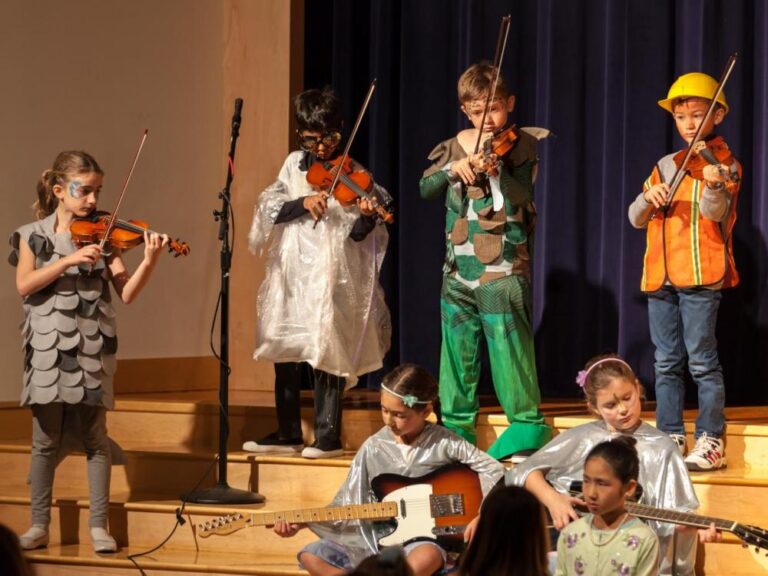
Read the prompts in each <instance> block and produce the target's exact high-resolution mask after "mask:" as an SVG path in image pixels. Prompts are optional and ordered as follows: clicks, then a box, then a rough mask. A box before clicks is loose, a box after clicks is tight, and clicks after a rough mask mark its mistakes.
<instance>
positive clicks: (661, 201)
mask: <svg viewBox="0 0 768 576" xmlns="http://www.w3.org/2000/svg"><path fill="white" fill-rule="evenodd" d="M667 198H669V185H668V184H667V183H666V182H662V183H661V184H654V185H653V186H651V187H650V188H649V189H648V190H646V191H645V192H643V200H645V201H646V202H647V203H648V204H653V206H654V207H655V208H661V207H662V206H664V205H666V203H667Z"/></svg>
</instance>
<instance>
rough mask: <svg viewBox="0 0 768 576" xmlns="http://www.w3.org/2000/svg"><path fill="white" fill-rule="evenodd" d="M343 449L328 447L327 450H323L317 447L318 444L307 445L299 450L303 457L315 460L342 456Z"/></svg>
mask: <svg viewBox="0 0 768 576" xmlns="http://www.w3.org/2000/svg"><path fill="white" fill-rule="evenodd" d="M343 455H344V450H343V449H342V448H341V447H339V448H329V449H328V450H323V449H321V448H319V447H318V446H315V445H313V446H307V447H306V448H304V450H302V451H301V456H302V457H303V458H307V459H309V460H317V459H318V458H336V457H338V456H343Z"/></svg>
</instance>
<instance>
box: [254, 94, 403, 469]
mask: <svg viewBox="0 0 768 576" xmlns="http://www.w3.org/2000/svg"><path fill="white" fill-rule="evenodd" d="M294 109H295V114H296V121H297V124H298V130H297V135H298V141H299V146H300V148H301V150H298V151H295V152H291V153H290V154H289V155H288V157H287V158H286V159H285V162H284V164H283V167H282V169H281V170H280V173H279V174H278V177H277V181H276V182H275V183H273V184H272V185H270V186H269V187H268V188H267V189H266V190H264V191H263V192H262V193H261V195H260V196H259V199H258V203H257V205H256V208H255V211H254V217H253V225H252V226H251V230H250V234H249V237H248V239H249V243H250V248H251V251H252V252H254V253H256V251H257V250H263V248H264V245H265V244H266V243H267V241H268V240H270V239H271V245H270V248H269V250H268V252H267V264H266V278H265V280H264V282H263V283H262V284H261V287H260V288H259V294H258V300H257V318H256V350H255V351H254V354H253V357H254V358H255V359H257V360H269V361H271V362H274V363H275V405H276V409H277V423H278V430H277V431H276V432H274V433H273V434H270V435H269V436H267V437H265V438H262V439H261V440H258V441H255V442H254V441H249V442H246V443H245V444H244V445H243V449H244V450H248V451H253V452H268V451H283V452H284V451H299V450H302V448H303V445H304V442H303V439H302V432H301V417H300V405H299V389H300V386H301V376H302V371H303V370H311V372H312V376H313V378H312V379H313V384H314V389H315V398H314V401H315V440H314V443H313V444H312V445H311V446H307V447H306V448H304V449H303V451H302V456H304V457H305V458H321V457H331V456H338V455H341V453H342V445H341V401H342V396H343V393H344V389H345V387H347V386H352V385H354V383H355V382H356V381H357V377H358V376H359V375H361V374H365V373H367V372H371V371H373V370H377V369H378V368H380V367H381V366H382V360H383V358H384V354H385V353H386V352H387V350H388V349H389V342H390V333H391V326H390V320H389V310H388V309H387V306H386V304H385V302H384V294H383V291H382V289H381V286H380V285H379V271H380V269H381V264H382V261H383V259H384V253H385V251H386V248H387V239H388V234H387V230H386V228H385V227H384V226H381V225H377V221H376V219H375V218H374V205H373V203H372V202H371V201H369V200H368V199H367V198H362V199H358V201H357V202H355V203H352V204H351V205H342V204H341V203H340V202H339V201H337V199H336V198H335V197H334V196H332V195H329V193H328V191H326V190H319V189H317V188H315V187H313V185H312V184H310V183H309V182H308V179H307V177H308V174H309V173H310V171H312V167H313V165H314V164H315V163H316V162H322V163H325V162H330V161H333V159H334V158H336V157H337V154H338V147H339V144H340V142H341V128H342V119H341V106H340V103H339V100H338V99H337V97H336V95H335V94H334V93H333V91H331V90H330V89H327V88H326V89H324V90H308V91H306V92H304V93H302V94H299V95H298V96H297V97H296V99H295V100H294ZM352 170H353V171H360V170H362V168H361V167H360V166H359V165H357V164H355V163H354V162H353V163H352ZM373 188H374V190H375V191H377V192H378V193H379V195H380V196H382V197H383V196H384V195H385V194H386V192H384V191H383V189H381V188H380V187H378V186H377V185H375V184H373Z"/></svg>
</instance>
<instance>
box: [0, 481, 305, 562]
mask: <svg viewBox="0 0 768 576" xmlns="http://www.w3.org/2000/svg"><path fill="white" fill-rule="evenodd" d="M181 506H182V503H181V502H180V501H178V500H175V501H172V500H155V499H152V498H151V497H147V498H146V499H135V496H132V495H131V496H129V495H115V496H114V497H113V499H112V500H111V501H110V509H109V527H110V532H111V533H112V535H113V536H114V538H115V540H117V542H118V544H119V546H120V547H121V548H130V549H133V550H134V551H136V550H139V549H140V550H150V549H152V548H154V547H155V546H157V545H159V544H160V543H162V542H163V541H164V540H165V539H166V538H167V537H168V536H169V535H170V534H171V531H172V530H173V529H174V526H175V524H176V519H177V516H176V514H177V512H178V513H180V514H182V517H183V518H184V519H185V521H186V523H185V524H184V525H183V526H178V527H176V529H175V531H174V532H173V536H172V537H171V538H170V539H169V540H168V541H167V543H166V544H165V545H164V547H165V548H166V549H175V550H188V551H195V550H198V551H203V552H211V553H215V552H221V553H225V552H226V553H230V552H232V553H238V554H239V553H248V554H252V555H253V556H254V557H257V556H258V555H259V554H260V553H261V552H263V551H265V550H269V551H270V553H272V554H278V553H279V554H282V555H284V556H285V557H287V558H291V557H295V554H296V552H297V551H298V550H300V549H301V548H302V547H303V546H304V545H306V544H307V543H309V542H311V541H313V540H315V539H316V537H315V536H314V535H313V534H312V532H311V531H309V530H302V531H300V532H299V533H298V534H297V535H296V536H295V537H293V538H281V537H279V536H278V535H277V534H275V533H274V532H273V531H272V530H271V529H269V528H266V527H263V526H259V527H254V528H248V529H243V530H240V531H237V532H234V533H232V534H229V535H219V534H213V535H211V536H208V537H205V538H203V537H200V536H198V535H197V531H198V526H199V525H200V524H204V523H205V522H210V521H211V520H213V519H214V518H217V517H221V516H226V515H229V514H235V513H238V512H239V513H244V512H258V513H272V512H285V511H289V510H294V509H297V508H300V506H297V503H296V502H295V501H292V502H280V501H273V502H268V503H265V504H258V505H243V506H237V507H236V506H234V505H228V506H214V505H206V506H202V505H196V504H186V505H185V506H184V509H183V511H182V510H181ZM0 516H1V517H2V518H3V522H4V523H5V524H6V525H7V526H9V527H10V528H11V529H12V530H14V531H16V532H17V533H19V534H20V533H23V532H24V531H25V530H26V529H27V528H28V527H29V521H30V520H29V498H28V497H26V498H24V497H22V496H18V497H2V498H0ZM88 517H89V513H88V500H87V499H85V498H82V499H80V498H77V497H76V496H75V497H72V498H66V497H56V498H55V499H54V502H53V507H52V509H51V524H50V530H51V544H52V545H54V546H60V545H71V544H84V545H87V544H89V543H90V536H89V528H88Z"/></svg>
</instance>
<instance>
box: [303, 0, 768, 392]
mask: <svg viewBox="0 0 768 576" xmlns="http://www.w3.org/2000/svg"><path fill="white" fill-rule="evenodd" d="M507 13H511V15H512V26H511V31H510V36H509V43H508V46H507V51H506V55H505V58H504V62H503V66H502V68H503V72H504V75H505V77H506V78H507V82H508V83H509V84H510V85H511V87H512V89H513V91H514V92H515V94H516V95H517V107H516V110H515V112H514V114H513V121H514V122H516V123H517V124H518V125H520V126H543V127H546V128H549V129H550V130H551V131H552V132H553V133H554V134H555V136H554V137H552V138H550V139H548V140H546V141H545V142H543V143H542V144H541V146H540V157H541V164H540V170H539V176H538V182H537V184H536V202H537V206H538V210H539V219H538V225H537V231H536V249H535V255H534V261H535V273H534V304H535V330H536V351H537V363H538V367H539V376H540V380H541V387H542V391H543V393H544V394H545V395H549V396H576V395H577V393H578V390H577V389H576V388H575V384H574V383H573V382H574V377H575V374H576V372H577V371H578V370H579V369H580V368H581V367H582V366H583V364H584V362H585V361H586V360H587V359H588V358H590V357H591V356H593V355H596V354H600V353H605V352H609V351H618V352H619V353H621V354H623V355H624V356H625V357H626V358H627V359H628V360H629V362H630V363H631V364H632V365H633V366H634V367H635V368H636V370H637V371H638V373H639V375H640V376H641V379H642V380H643V381H644V382H645V383H646V384H647V385H648V388H649V396H650V397H653V391H652V383H653V347H652V345H651V343H650V338H649V334H648V319H647V312H646V299H645V297H644V296H643V294H642V293H641V292H640V290H639V285H640V276H641V271H642V259H643V251H644V246H645V234H644V232H643V231H638V230H635V229H633V228H632V227H631V226H630V224H629V222H628V220H627V215H626V214H627V207H628V206H629V204H630V203H631V201H632V200H633V199H634V198H635V196H636V195H637V194H638V193H639V191H640V190H641V186H642V183H643V181H644V180H645V179H646V178H647V177H648V175H649V174H650V171H651V169H652V167H653V165H654V163H655V162H656V161H657V160H658V159H659V158H661V157H662V156H663V155H665V154H667V153H670V152H673V151H675V150H678V149H680V148H681V147H683V142H682V140H681V139H680V137H679V136H678V135H677V133H676V131H675V129H674V126H673V122H672V119H671V117H670V115H669V114H668V113H667V112H665V111H664V110H662V109H661V108H660V107H658V106H657V104H656V101H657V100H659V99H661V98H664V97H665V96H666V92H667V90H668V88H669V85H670V84H671V83H672V81H673V80H674V79H675V78H676V77H677V76H679V75H680V74H683V73H686V72H691V71H704V72H707V73H709V74H711V75H712V76H714V77H716V78H718V77H719V76H720V74H721V73H722V70H723V68H724V66H725V63H726V62H727V60H728V56H729V55H730V54H731V53H733V52H738V53H739V61H738V63H737V65H736V68H735V70H734V73H733V75H732V77H731V80H730V82H729V84H728V86H727V87H726V94H727V97H728V100H729V103H730V105H731V112H730V114H729V115H728V116H727V118H726V120H725V123H724V125H723V127H722V129H721V130H720V133H721V134H722V135H723V136H724V137H725V139H726V140H727V142H728V143H729V145H730V147H731V148H732V150H733V151H734V153H735V155H736V157H737V158H739V159H740V161H741V162H742V164H743V165H744V175H745V176H744V181H743V185H742V191H741V199H740V202H739V213H738V222H737V225H736V232H735V237H734V244H735V251H736V261H737V265H738V268H739V270H740V272H741V275H742V285H741V286H739V287H738V288H736V289H733V290H729V291H726V293H725V297H724V300H723V304H722V308H721V312H720V321H719V326H718V335H719V339H720V354H721V359H722V362H723V365H724V369H725V374H726V382H727V391H728V403H729V404H734V403H758V402H765V401H766V399H768V386H767V385H766V384H767V383H768V353H766V352H768V293H767V292H766V287H765V286H766V267H767V265H768V258H767V257H766V239H765V237H766V234H768V202H767V201H766V197H765V194H766V192H765V190H766V178H767V177H768V174H766V168H767V167H768V164H767V163H766V159H767V158H768V40H767V39H766V36H767V35H766V30H768V7H767V6H766V2H765V1H763V0H757V1H752V0H702V1H693V0H678V1H672V0H591V1H586V0H505V1H497V0H483V1H469V0H399V1H397V0H335V1H331V0H309V1H307V2H306V21H305V41H306V46H305V49H306V54H305V85H306V86H307V87H320V86H323V85H326V84H329V85H331V86H333V87H334V88H335V89H336V90H337V91H338V93H339V94H340V96H341V97H342V99H343V101H344V106H345V118H346V126H347V128H349V127H350V126H351V125H352V123H353V121H354V118H355V116H356V113H357V109H358V107H359V106H360V104H361V102H362V98H363V95H364V94H365V91H366V89H367V87H368V84H369V82H370V80H371V79H373V78H377V79H378V88H377V92H376V95H375V96H374V100H373V103H372V105H371V108H370V110H369V113H368V116H367V117H366V119H365V121H364V123H363V125H362V129H361V132H360V134H359V136H358V139H357V141H356V142H355V144H354V146H353V149H352V153H353V156H354V157H355V158H357V159H358V160H359V161H361V162H362V163H363V164H365V165H366V166H368V167H369V168H370V169H371V170H372V172H373V173H374V175H375V177H376V180H377V181H379V182H381V183H382V184H383V185H384V186H386V187H387V188H388V189H389V190H390V192H391V193H392V194H393V196H394V197H395V199H396V201H397V216H396V219H397V222H396V224H395V225H394V226H392V227H391V236H392V240H391V244H390V248H389V254H388V256H387V260H386V269H385V272H384V275H383V283H384V286H385V290H386V293H387V301H388V303H389V306H390V308H391V310H392V316H393V323H394V339H393V347H392V351H391V352H390V354H389V356H388V358H387V366H386V367H385V368H391V367H392V366H394V365H396V364H397V363H399V362H418V363H420V364H423V365H425V366H427V367H428V368H429V369H430V370H432V371H433V373H437V367H438V361H439V350H440V313H439V295H440V283H441V262H442V257H443V250H444V246H443V220H444V208H443V206H442V203H441V202H438V201H434V202H426V201H423V200H421V199H420V198H419V193H418V181H419V178H420V176H421V173H422V171H423V170H424V168H425V167H426V166H427V161H426V156H427V154H428V153H429V152H430V150H431V149H432V147H433V146H434V145H435V144H436V143H438V142H439V141H441V140H444V139H446V138H449V137H451V136H453V135H454V134H456V132H457V131H458V130H460V129H462V128H464V127H466V126H467V125H468V124H467V121H466V119H465V118H464V117H463V116H462V114H461V113H460V111H459V104H458V102H457V97H456V81H457V79H458V77H459V75H460V74H461V72H462V71H463V70H464V69H465V68H466V67H467V66H468V65H469V64H471V63H473V62H475V61H478V60H481V59H488V60H491V59H493V55H494V51H495V45H496V36H497V31H498V28H499V22H500V19H501V17H502V16H503V15H505V14H507ZM486 372H487V371H486ZM379 376H380V375H375V376H374V377H373V378H371V379H370V384H371V385H372V386H373V385H376V384H378V377H379ZM689 398H690V399H693V398H695V395H694V394H690V395H689Z"/></svg>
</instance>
